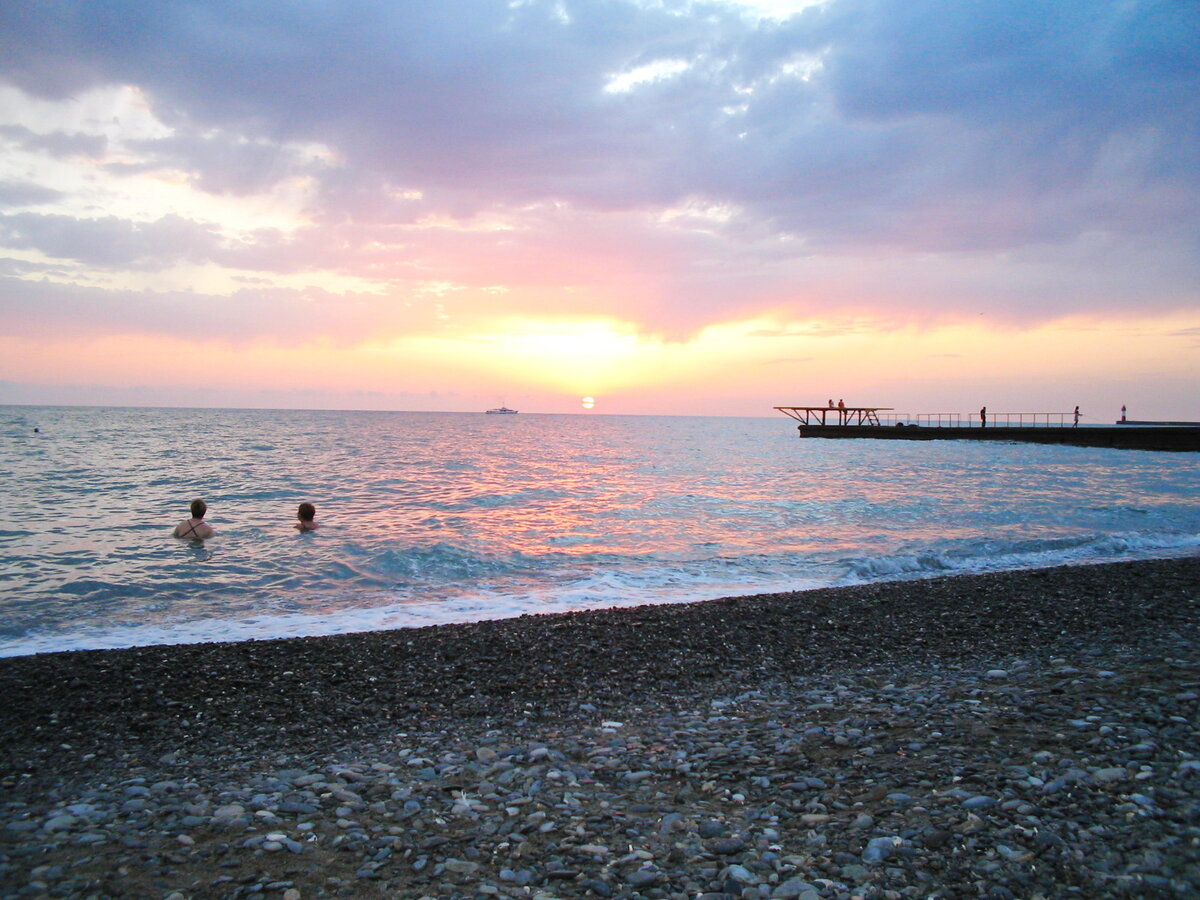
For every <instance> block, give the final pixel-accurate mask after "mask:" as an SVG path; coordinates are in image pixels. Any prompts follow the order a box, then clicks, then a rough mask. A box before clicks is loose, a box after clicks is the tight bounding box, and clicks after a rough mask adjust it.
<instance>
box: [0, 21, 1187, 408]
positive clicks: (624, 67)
mask: <svg viewBox="0 0 1200 900" xmlns="http://www.w3.org/2000/svg"><path fill="white" fill-rule="evenodd" d="M119 5H121V4H119ZM67 6H68V7H71V11H70V14H67V12H65V11H63V10H61V9H60V7H61V5H60V6H59V7H55V8H54V11H52V10H50V9H43V8H41V7H39V6H37V5H36V4H32V3H24V2H17V3H16V4H15V6H9V7H6V12H4V13H0V25H2V26H3V27H4V28H5V29H6V31H7V32H8V33H9V34H10V35H11V36H12V39H11V40H10V41H9V42H8V43H9V45H10V46H11V47H12V48H13V49H12V52H11V53H7V54H5V55H3V57H2V58H0V147H2V148H3V151H4V152H3V154H0V260H2V262H0V351H2V353H3V357H2V358H3V362H2V363H0V402H9V403H112V404H149V405H206V406H207V405H211V406H285V407H290V406H301V407H325V406H330V407H351V408H360V407H365V408H392V409H447V410H476V411H477V410H482V409H484V408H487V407H489V406H493V405H495V403H496V401H495V399H494V398H495V397H497V396H504V397H507V398H509V400H510V402H512V403H513V405H519V406H520V408H521V409H522V411H523V412H526V411H528V412H576V413H578V412H581V411H583V410H588V409H596V410H599V409H600V404H598V403H596V402H595V401H593V402H592V404H590V405H589V404H588V403H587V402H585V401H586V398H589V397H595V396H597V395H600V396H602V397H603V404H602V406H603V412H604V413H684V414H719V415H771V414H772V413H771V407H772V406H773V405H776V404H788V403H804V402H821V401H822V400H823V399H824V398H825V397H826V396H827V395H828V394H830V393H832V394H837V395H843V394H845V395H854V396H855V397H856V398H858V399H859V400H860V401H861V402H864V403H870V404H877V405H885V406H893V407H898V408H910V409H914V410H921V409H933V408H948V409H962V410H968V409H973V408H978V406H979V405H980V404H981V403H984V402H987V403H989V404H990V405H993V406H996V407H1011V408H1025V407H1028V408H1036V409H1060V408H1071V407H1073V406H1074V405H1075V404H1080V405H1081V406H1082V407H1083V408H1084V409H1085V410H1086V411H1088V413H1089V414H1090V416H1091V417H1092V419H1093V420H1094V421H1109V420H1111V419H1112V418H1114V417H1115V416H1116V414H1117V411H1118V410H1119V408H1120V406H1121V405H1122V404H1127V405H1129V406H1130V408H1132V409H1134V410H1136V411H1137V412H1138V414H1139V416H1143V417H1146V418H1153V417H1163V418H1190V419H1200V399H1198V398H1200V391H1198V390H1197V373H1200V360H1198V358H1197V354H1198V351H1200V266H1198V265H1197V262H1198V260H1197V254H1198V251H1197V247H1200V234H1198V231H1200V224H1198V222H1200V219H1198V218H1197V217H1196V215H1195V209H1196V208H1197V206H1198V202H1197V201H1200V176H1198V175H1197V172H1200V163H1198V161H1200V146H1197V138H1196V133H1195V129H1194V128H1193V127H1192V123H1194V122H1195V121H1196V120H1197V117H1198V115H1200V100H1198V99H1197V98H1200V86H1198V85H1197V84H1196V82H1195V74H1194V73H1195V71H1197V68H1196V62H1197V60H1196V54H1197V51H1196V47H1195V44H1194V42H1191V43H1189V42H1188V39H1187V37H1186V35H1187V34H1188V33H1189V30H1188V28H1187V24H1188V23H1187V22H1185V21H1184V20H1183V18H1179V19H1178V21H1177V20H1176V19H1175V18H1172V16H1173V15H1174V14H1173V13H1171V12H1170V11H1169V10H1168V11H1161V10H1160V12H1161V14H1158V13H1155V14H1153V15H1152V14H1151V13H1152V9H1151V5H1149V4H1143V3H1141V2H1134V3H1132V4H1130V5H1128V6H1125V7H1121V8H1120V9H1118V8H1117V7H1115V6H1111V5H1108V4H1094V3H1084V2H1071V3H1065V4H1062V5H1061V7H1060V13H1061V14H1060V16H1059V17H1057V18H1056V19H1055V20H1053V21H1048V20H1046V18H1045V17H1044V16H1042V15H1041V13H1040V9H1041V8H1040V7H1039V6H1037V5H1035V4H1028V5H1024V4H1021V3H1018V4H1015V5H1010V6H1008V7H1006V8H1005V10H1006V11H1005V12H1004V14H1003V15H1000V14H998V13H997V12H996V11H995V10H990V9H989V8H987V5H984V6H983V7H979V8H978V9H976V8H975V7H970V8H969V9H968V8H963V9H962V10H960V13H959V14H958V15H956V16H954V17H952V18H950V19H947V18H946V17H944V16H941V15H940V14H939V11H938V9H937V5H936V4H934V5H917V6H913V5H912V4H911V3H901V2H899V0H896V2H892V0H888V2H884V3H873V4H865V3H861V2H858V0H828V2H811V0H794V2H789V0H778V2H771V0H758V2H742V3H734V2H728V3H719V2H718V3H714V4H711V5H708V6H705V7H703V9H701V8H700V7H693V6H690V5H680V6H678V7H675V6H672V5H671V4H667V5H665V6H663V5H644V4H637V3H632V2H631V3H628V4H623V3H617V4H613V5H611V6H606V7H605V8H604V9H603V10H599V9H597V10H594V11H593V12H592V13H590V14H589V15H575V16H572V15H569V14H566V13H564V10H565V7H564V8H560V6H559V5H557V4H555V3H549V2H547V3H542V2H540V0H535V2H531V3H522V4H516V5H505V4H480V3H476V2H470V0H463V2H453V3H450V4H448V5H439V6H437V7H436V8H431V9H429V10H426V11H425V12H424V13H422V15H421V16H420V17H417V18H416V19H412V20H411V21H410V19H409V17H407V14H406V13H404V12H403V11H402V10H399V9H397V8H394V7H392V6H390V5H379V4H375V3H373V2H365V0H355V2H353V3H351V4H349V7H348V9H354V10H357V11H358V12H359V13H360V14H359V15H353V14H347V15H345V16H337V17H334V18H329V17H328V16H327V15H326V13H324V12H322V11H321V9H319V8H317V7H314V8H311V9H306V10H295V9H291V8H290V7H288V9H290V12H288V14H286V15H285V14H282V13H281V10H282V9H284V7H277V6H276V4H274V3H272V2H270V0H268V2H265V3H263V4H256V5H255V6H254V8H253V10H250V11H246V12H245V13H244V15H243V16H242V17H241V18H238V19H236V20H235V19H234V17H232V16H230V17H229V18H228V19H227V20H226V19H222V17H221V16H220V15H214V16H212V17H210V18H208V19H206V21H205V22H204V24H203V25H200V24H197V23H196V22H195V21H191V20H189V21H188V22H187V23H186V27H185V25H184V24H183V23H182V22H181V21H177V18H178V17H179V16H184V15H186V13H185V11H184V10H182V9H180V10H175V9H173V8H172V9H170V10H162V11H161V14H156V15H154V16H148V15H145V14H143V13H141V12H139V11H138V10H139V7H137V6H136V4H134V5H130V6H129V7H128V9H126V10H125V13H126V14H127V15H126V19H127V22H128V28H129V29H130V35H129V40H127V41H123V42H121V43H120V44H119V45H118V44H113V43H111V42H107V41H103V40H100V39H99V38H98V36H99V35H100V34H101V33H102V32H103V27H104V23H103V18H104V15H107V14H105V13H102V12H100V11H98V10H97V9H96V8H95V7H94V5H91V4H87V3H83V2H78V3H74V4H73V3H68V4H67ZM121 6H123V5H121ZM18 7H19V8H21V9H23V11H21V12H18V13H15V14H14V13H12V10H14V9H17V8H18ZM1183 15H1184V14H1183V13H1182V12H1181V13H1179V17H1183ZM933 20H936V21H937V23H938V27H936V28H934V27H930V23H931V21H933ZM64 23H69V24H64ZM368 23H373V24H370V25H368ZM685 23H686V25H687V27H686V28H683V27H682V26H683V25H684V24H685ZM196 29H200V31H196ZM668 37H670V40H667V38H668ZM431 40H432V41H444V42H445V45H446V47H447V48H451V47H452V48H453V49H452V50H450V49H447V50H446V52H444V53H441V54H438V53H437V52H436V51H437V49H438V48H437V46H429V45H428V42H429V41H431ZM331 41H332V42H333V43H335V44H337V45H339V46H345V47H354V48H355V51H354V52H353V54H352V55H345V56H344V55H341V54H332V55H331V54H330V53H329V50H328V48H329V46H330V44H331ZM667 46H669V47H670V51H669V52H666V51H662V48H663V47H667ZM964 47H969V48H970V50H969V52H968V51H966V50H964V49H963V48H964ZM1088 47H1090V48H1092V49H1091V50H1087V51H1086V52H1085V50H1084V49H1083V48H1088ZM150 48H154V49H150ZM214 48H223V49H222V50H221V51H220V52H217V51H216V50H215V49H214ZM285 48H290V49H285ZM1143 56H1146V57H1147V58H1151V59H1153V60H1154V61H1155V62H1154V65H1148V64H1145V60H1144V59H1143ZM165 57H169V58H171V59H174V60H176V61H177V64H176V65H173V66H169V67H164V66H162V65H159V64H157V63H156V62H155V61H157V60H161V59H162V58H165ZM474 58H479V59H487V60H489V61H490V62H489V65H492V66H494V67H495V73H494V75H493V76H488V77H481V76H480V73H479V72H478V71H475V70H474V69H473V68H472V67H470V66H467V65H465V64H463V63H462V62H461V61H462V60H466V59H474ZM517 59H520V60H521V64H520V66H517V65H515V64H513V65H509V63H508V62H507V61H508V60H517ZM398 73H403V75H402V76H401V75H400V74H398ZM530 110H537V111H538V113H537V114H536V115H532V114H530V112H529V111H530ZM580 398H585V400H581V399H580Z"/></svg>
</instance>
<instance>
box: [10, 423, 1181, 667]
mask: <svg viewBox="0 0 1200 900" xmlns="http://www.w3.org/2000/svg"><path fill="white" fill-rule="evenodd" d="M35 428H36V429H38V430H37V431H36V432H35ZM1197 463H1198V460H1197V456H1196V455H1195V454H1168V453H1146V452H1135V451H1118V450H1098V449H1087V448H1076V447H1041V446H1036V445H1025V444H980V443H970V442H950V441H947V442H941V441H939V442H928V443H927V442H911V443H910V442H893V441H822V440H809V441H804V440H801V439H799V438H798V437H797V436H796V432H795V428H794V427H793V424H792V423H791V422H789V421H788V420H787V419H784V418H783V417H778V418H773V419H772V418H763V419H716V418H684V417H641V416H629V417H621V416H584V415H579V416H550V415H546V416H542V415H530V414H525V413H522V414H521V415H517V416H485V415H482V414H465V413H377V412H313V411H276V410H272V411H265V410H191V409H189V410H181V409H102V408H59V407H44V408H34V407H0V478H2V479H3V480H2V483H3V485H4V487H3V493H2V494H0V655H4V656H11V655H18V654H26V653H34V652H40V651H46V650H62V649H72V648H99V647H127V646H136V645H143V644H152V643H189V642H198V641H214V640H242V639H251V638H262V637H278V636H288V635H302V634H330V633H335V632H349V631H366V630H373V629H380V628H392V627H401V626H416V625H427V624H434V623H443V622H462V621H471V620H477V619H487V618H501V617H505V616H513V615H519V614H522V613H528V612H555V611H561V610H569V609H587V608H594V607H608V606H625V605H634V604H641V603H658V602H677V601H685V600H699V599H707V598H714V597H721V596H728V595H733V594H745V593H753V592H762V591H773V590H793V589H798V588H811V587H819V586H826V585H838V584H851V583H856V582H863V581H874V580H884V579H900V578H913V577H923V576H929V575H935V574H943V573H948V572H978V571H985V570H996V569H1012V568H1030V567H1036V566H1046V565H1055V564H1060V563H1066V562H1084V561H1093V560H1109V559H1130V558H1145V557H1162V556H1175V555H1183V554H1194V553H1197V552H1200V466H1198V464H1197ZM193 497H203V498H205V499H206V500H207V501H208V504H209V515H208V521H209V522H210V523H211V524H212V525H213V526H214V527H215V528H216V529H217V536H216V537H215V538H213V539H212V540H210V541H208V542H207V543H206V544H198V543H190V542H185V541H178V540H174V539H173V538H172V537H171V528H172V527H173V526H174V525H175V523H176V522H178V521H179V520H181V519H184V518H186V517H187V504H188V501H189V500H191V498H193ZM304 500H307V501H311V502H312V503H315V504H316V506H317V513H318V515H317V518H318V521H319V522H320V523H321V525H322V527H321V529H320V530H319V531H318V532H317V533H315V534H307V535H302V534H299V533H297V532H296V531H295V530H294V529H293V527H292V525H293V523H294V521H295V518H294V517H295V511H296V506H297V504H298V503H299V502H301V501H304Z"/></svg>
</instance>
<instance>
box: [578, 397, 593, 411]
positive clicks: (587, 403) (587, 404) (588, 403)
mask: <svg viewBox="0 0 1200 900" xmlns="http://www.w3.org/2000/svg"><path fill="white" fill-rule="evenodd" d="M579 403H580V405H581V406H582V407H583V408H584V409H591V408H592V407H593V406H595V405H596V399H595V398H594V397H584V398H583V399H582V400H580V401H579Z"/></svg>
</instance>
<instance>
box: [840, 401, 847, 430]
mask: <svg viewBox="0 0 1200 900" xmlns="http://www.w3.org/2000/svg"><path fill="white" fill-rule="evenodd" d="M838 424H839V425H845V424H846V401H845V400H842V399H840V398H839V399H838Z"/></svg>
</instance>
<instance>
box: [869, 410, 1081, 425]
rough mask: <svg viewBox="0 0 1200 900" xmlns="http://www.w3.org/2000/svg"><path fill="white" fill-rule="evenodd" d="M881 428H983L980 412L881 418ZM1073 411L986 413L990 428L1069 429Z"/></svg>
mask: <svg viewBox="0 0 1200 900" xmlns="http://www.w3.org/2000/svg"><path fill="white" fill-rule="evenodd" d="M880 424H882V425H920V426H921V427H923V428H983V427H985V426H984V424H983V421H982V420H981V419H980V416H979V413H953V412H943V413H913V414H910V415H890V416H880ZM1074 424H1075V414H1074V412H992V411H991V410H988V412H987V427H989V428H1066V427H1068V426H1072V425H1074Z"/></svg>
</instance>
